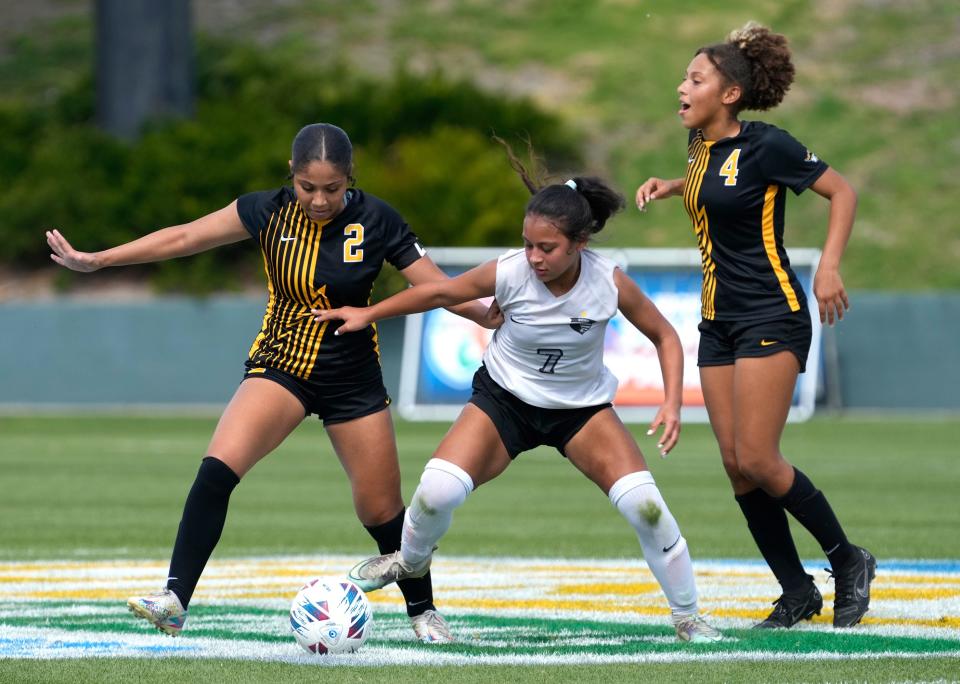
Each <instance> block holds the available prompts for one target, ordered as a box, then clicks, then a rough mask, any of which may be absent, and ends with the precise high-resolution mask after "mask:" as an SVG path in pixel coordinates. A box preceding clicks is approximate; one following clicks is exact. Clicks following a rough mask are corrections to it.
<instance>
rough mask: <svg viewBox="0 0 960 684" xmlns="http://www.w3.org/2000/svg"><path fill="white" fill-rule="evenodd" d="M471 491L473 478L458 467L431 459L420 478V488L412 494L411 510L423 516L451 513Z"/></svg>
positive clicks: (441, 460)
mask: <svg viewBox="0 0 960 684" xmlns="http://www.w3.org/2000/svg"><path fill="white" fill-rule="evenodd" d="M472 491H473V478H471V477H470V475H469V474H468V473H467V472H466V471H465V470H463V469H462V468H461V467H460V466H458V465H456V464H453V463H450V462H449V461H444V460H443V459H439V458H432V459H430V460H429V461H428V462H427V465H426V466H425V467H424V470H423V475H421V476H420V486H419V487H417V491H416V494H414V501H413V502H411V508H416V509H417V510H418V512H420V513H421V514H423V515H433V514H436V513H438V512H447V511H452V510H453V509H454V508H457V507H458V506H460V505H461V504H463V502H464V501H466V500H467V495H468V494H470V492H472Z"/></svg>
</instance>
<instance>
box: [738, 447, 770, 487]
mask: <svg viewBox="0 0 960 684" xmlns="http://www.w3.org/2000/svg"><path fill="white" fill-rule="evenodd" d="M738 464H739V470H740V477H742V478H745V479H747V480H749V481H750V482H751V483H753V484H755V485H759V486H760V487H764V486H765V485H766V483H767V482H769V481H770V480H771V478H773V477H774V475H775V474H776V468H777V459H776V457H775V456H773V457H771V456H768V455H765V454H757V453H754V454H750V455H749V456H748V455H745V454H741V455H740V458H739V460H738Z"/></svg>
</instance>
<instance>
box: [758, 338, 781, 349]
mask: <svg viewBox="0 0 960 684" xmlns="http://www.w3.org/2000/svg"><path fill="white" fill-rule="evenodd" d="M777 342H779V340H760V346H761V347H769V346H770V345H771V344H777Z"/></svg>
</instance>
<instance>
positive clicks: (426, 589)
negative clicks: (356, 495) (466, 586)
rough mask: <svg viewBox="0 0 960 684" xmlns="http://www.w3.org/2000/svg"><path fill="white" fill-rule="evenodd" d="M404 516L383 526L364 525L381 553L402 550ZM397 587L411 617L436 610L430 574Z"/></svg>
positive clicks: (399, 516) (403, 581)
mask: <svg viewBox="0 0 960 684" xmlns="http://www.w3.org/2000/svg"><path fill="white" fill-rule="evenodd" d="M403 514H404V511H400V514H399V515H398V516H397V517H396V518H394V519H393V520H391V521H389V522H385V523H383V524H382V525H375V526H372V527H367V526H366V525H364V527H365V528H366V530H367V532H369V533H370V536H371V537H373V539H374V541H376V542H377V548H379V549H380V553H393V552H394V551H399V550H400V540H401V534H402V533H403ZM397 586H398V587H400V592H401V593H402V594H403V598H404V599H405V600H406V603H407V615H409V616H410V617H413V616H414V615H420V614H421V613H423V612H424V611H427V610H436V607H435V606H434V605H433V583H432V582H431V580H430V573H429V572H428V573H427V574H426V575H424V576H423V577H418V578H416V579H406V580H402V581H400V582H397Z"/></svg>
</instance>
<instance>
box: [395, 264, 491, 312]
mask: <svg viewBox="0 0 960 684" xmlns="http://www.w3.org/2000/svg"><path fill="white" fill-rule="evenodd" d="M400 274H401V275H403V277H404V278H406V279H407V282H409V283H410V284H411V285H422V284H424V283H430V282H436V281H440V280H447V279H448V278H449V276H447V274H446V273H444V272H443V271H441V270H440V267H439V266H437V265H436V263H434V261H433V260H432V259H431V258H430V257H429V256H423V257H421V258H419V259H417V260H416V261H414V262H413V263H412V264H410V265H409V266H407V267H406V268H405V269H403V270H402V271H400ZM445 308H446V309H447V311H449V312H450V313H455V314H457V315H458V316H463V317H464V318H466V319H467V320H469V321H473V322H474V323H476V324H477V325H481V326H483V327H484V328H490V329H495V328H499V327H500V326H501V325H502V324H503V316H502V315H501V314H500V308H499V307H498V306H497V305H496V302H494V303H493V304H492V305H489V306H488V305H486V304H484V303H483V302H478V301H467V302H465V303H463V304H455V305H453V306H447V307H445Z"/></svg>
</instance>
